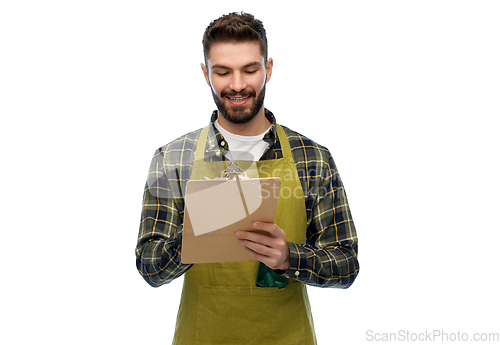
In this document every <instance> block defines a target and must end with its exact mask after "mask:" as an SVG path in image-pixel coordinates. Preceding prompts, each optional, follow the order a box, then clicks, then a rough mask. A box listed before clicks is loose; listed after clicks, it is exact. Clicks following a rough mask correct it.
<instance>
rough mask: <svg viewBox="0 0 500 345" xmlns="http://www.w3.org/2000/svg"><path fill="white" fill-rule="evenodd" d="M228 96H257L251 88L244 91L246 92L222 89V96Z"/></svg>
mask: <svg viewBox="0 0 500 345" xmlns="http://www.w3.org/2000/svg"><path fill="white" fill-rule="evenodd" d="M226 96H229V97H235V96H241V97H246V96H254V97H255V96H256V93H255V91H253V90H251V91H244V92H230V91H222V92H221V93H220V97H221V98H223V97H226Z"/></svg>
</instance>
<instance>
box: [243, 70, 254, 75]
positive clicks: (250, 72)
mask: <svg viewBox="0 0 500 345" xmlns="http://www.w3.org/2000/svg"><path fill="white" fill-rule="evenodd" d="M255 72H257V70H255V71H246V72H245V73H248V74H254V73H255Z"/></svg>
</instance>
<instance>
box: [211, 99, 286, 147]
mask: <svg viewBox="0 0 500 345" xmlns="http://www.w3.org/2000/svg"><path fill="white" fill-rule="evenodd" d="M264 114H265V116H266V118H267V119H268V120H269V122H271V124H272V126H271V130H269V131H268V132H267V133H266V134H265V135H264V138H263V139H262V140H264V141H265V142H267V143H268V144H269V147H270V148H271V147H273V146H274V145H275V144H276V139H277V137H278V136H277V135H276V118H275V117H274V115H273V113H272V112H271V111H270V110H268V109H266V108H264ZM217 116H218V112H217V110H214V111H213V113H212V117H211V119H210V124H211V126H210V127H209V133H208V138H207V145H208V151H217V150H218V149H220V150H222V151H225V150H227V149H228V146H227V142H226V141H225V140H224V137H223V136H222V134H221V133H220V132H219V130H218V129H217V127H216V126H215V121H217ZM215 143H217V144H218V146H219V147H216V145H215Z"/></svg>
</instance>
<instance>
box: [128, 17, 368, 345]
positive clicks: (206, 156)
mask: <svg viewBox="0 0 500 345" xmlns="http://www.w3.org/2000/svg"><path fill="white" fill-rule="evenodd" d="M203 48H204V54H205V63H204V64H202V66H201V67H202V70H203V75H204V77H205V80H206V82H207V84H208V86H209V87H210V88H211V91H212V95H213V98H214V100H215V103H216V105H217V109H218V110H216V111H214V112H213V114H212V118H211V123H210V124H209V125H208V126H207V127H205V128H204V129H202V130H196V131H194V132H191V133H188V134H186V135H184V136H182V137H180V138H179V139H177V140H174V141H172V142H171V143H169V144H167V145H165V146H163V147H162V148H160V149H159V150H157V152H156V153H155V156H154V157H153V160H152V164H151V168H150V173H149V176H148V181H147V184H146V189H145V192H144V201H143V211H142V221H141V225H140V231H139V238H138V242H137V248H136V257H137V268H138V270H139V272H140V273H141V275H142V276H143V277H144V279H145V280H146V281H147V282H148V283H149V284H150V285H152V286H154V287H157V286H160V285H162V284H166V283H169V282H170V281H172V280H173V279H175V278H177V277H179V276H181V275H182V274H185V278H184V286H183V292H182V297H181V303H180V307H179V312H178V317H177V325H176V330H175V335H174V341H173V344H253V343H255V344H288V345H289V344H315V343H316V338H315V334H314V327H313V321H312V316H311V311H310V307H309V301H308V297H307V291H306V288H305V284H307V285H313V286H321V287H337V288H347V287H349V286H350V285H351V284H352V283H353V281H354V279H355V278H356V276H357V274H358V271H359V266H358V261H357V235H356V230H355V228H354V224H353V222H352V219H351V214H350V210H349V206H348V204H347V199H346V196H345V193H344V188H343V185H342V182H341V180H340V177H339V175H338V173H337V169H336V167H335V164H334V162H333V159H332V157H331V155H330V152H329V151H328V150H327V149H326V148H324V147H322V146H320V145H318V144H317V143H315V142H314V141H312V140H310V139H308V138H306V137H305V136H303V135H301V134H299V133H297V132H294V131H292V130H290V129H288V128H286V127H282V126H280V125H278V124H277V123H276V120H275V117H274V115H273V114H272V113H271V112H270V111H269V110H267V109H265V108H264V105H263V104H264V96H265V89H266V83H267V82H269V80H270V78H271V74H272V69H273V60H272V59H271V58H269V59H268V58H267V38H266V33H265V30H264V27H263V25H262V23H261V22H260V21H259V20H257V19H255V18H254V17H253V16H252V15H250V14H245V13H231V14H229V15H224V16H222V17H221V18H219V19H217V20H215V21H213V22H212V23H211V24H210V25H209V26H208V27H207V29H206V31H205V34H204V36H203ZM233 160H245V161H248V160H253V161H255V164H256V165H257V167H258V173H259V176H276V177H280V178H281V181H282V183H281V194H280V199H279V202H278V209H277V212H276V219H275V223H264V222H256V223H254V224H253V226H254V228H255V229H256V230H264V231H266V232H268V233H269V236H264V235H262V234H258V233H256V232H248V231H237V232H236V233H235V237H236V239H237V240H238V241H239V242H240V243H241V245H242V246H244V248H245V249H246V250H247V251H248V252H249V253H250V255H251V256H252V257H253V258H255V259H256V260H257V261H251V262H243V263H219V264H195V265H186V264H182V263H181V255H182V230H183V216H184V199H183V191H185V186H186V182H187V180H189V179H203V178H204V177H209V178H215V177H216V176H217V169H214V167H220V162H223V161H233ZM217 163H219V164H217ZM218 172H219V173H220V169H219V170H218ZM284 191H287V193H286V195H285V192H284ZM209 202H211V201H209ZM216 202H217V201H216ZM221 212H224V208H223V207H221ZM214 216H216V215H214ZM264 265H265V266H264ZM259 267H261V268H266V267H268V268H269V269H272V272H273V274H274V275H275V276H277V277H278V276H282V277H286V278H287V283H286V286H285V287H283V288H276V287H271V288H268V287H261V286H257V285H256V275H257V270H258V268H259Z"/></svg>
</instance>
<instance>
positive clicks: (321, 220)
mask: <svg viewBox="0 0 500 345" xmlns="http://www.w3.org/2000/svg"><path fill="white" fill-rule="evenodd" d="M265 114H266V117H267V118H268V119H269V121H270V122H271V123H272V124H273V126H272V127H271V130H269V132H268V133H266V135H265V136H264V140H265V141H266V142H268V143H269V147H268V148H267V149H266V151H265V152H264V154H263V155H262V157H261V158H260V160H271V159H279V158H282V157H283V155H282V152H281V145H280V142H279V139H278V136H277V134H276V119H275V117H274V115H273V114H272V113H271V112H270V111H269V110H267V109H266V110H265ZM216 119H217V111H214V112H213V114H212V118H211V126H210V129H209V134H208V138H207V143H206V147H205V160H206V161H210V162H216V161H221V160H225V155H224V154H225V152H226V151H227V150H228V147H227V142H226V141H225V140H223V137H222V135H221V134H220V133H219V131H218V130H217V128H216V127H215V125H214V121H215V120H216ZM282 127H283V129H284V131H285V134H286V136H287V138H288V140H289V142H290V147H291V150H292V155H293V158H294V161H295V166H296V168H297V172H298V175H299V178H300V182H301V185H302V189H303V192H304V196H305V200H304V201H305V206H306V212H307V229H305V230H306V231H307V233H306V238H307V242H306V244H295V243H290V242H289V243H288V246H289V248H290V268H289V269H288V270H287V271H285V272H284V273H283V275H285V276H286V277H289V278H292V279H296V280H298V281H301V282H303V283H305V284H309V285H314V286H322V287H337V288H347V287H349V286H350V285H351V284H352V283H353V282H354V279H355V278H356V276H357V274H358V272H359V265H358V260H357V250H358V241H357V235H356V229H355V227H354V223H353V221H352V217H351V212H350V210H349V205H348V203H347V197H346V194H345V191H344V186H343V184H342V181H341V179H340V176H339V174H338V172H337V168H336V166H335V163H334V162H333V158H332V156H331V155H330V152H329V151H328V149H326V148H325V147H323V146H320V145H318V144H316V143H315V142H314V141H312V140H311V139H308V138H306V137H304V136H303V135H301V134H299V133H297V132H294V131H292V130H290V129H288V128H286V127H284V126H282ZM200 132H201V129H199V130H196V131H193V132H190V133H188V134H186V135H184V136H182V137H180V138H178V139H176V140H174V141H172V142H170V143H169V144H167V145H165V146H163V147H161V148H159V149H158V150H157V151H156V152H155V154H154V157H153V159H152V161H151V166H150V169H149V174H148V178H147V182H146V187H145V190H144V198H143V207H142V215H141V223H140V229H139V236H138V240H137V247H136V252H135V253H136V263H137V269H138V270H139V273H140V274H141V275H142V276H143V278H144V279H145V280H146V281H147V282H148V283H149V284H150V285H151V286H153V287H157V286H160V285H163V284H166V283H169V282H170V281H172V280H173V279H175V278H177V277H179V276H181V275H182V274H183V273H185V272H186V271H187V270H188V269H189V268H190V267H191V266H192V265H185V264H181V244H182V230H183V226H182V223H183V214H184V197H183V196H184V193H183V191H185V188H186V182H187V181H188V180H189V178H190V176H191V170H192V167H193V161H194V156H195V150H196V145H197V143H198V137H199V135H200ZM221 144H222V145H221ZM218 152H219V154H218ZM221 153H222V154H221Z"/></svg>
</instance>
